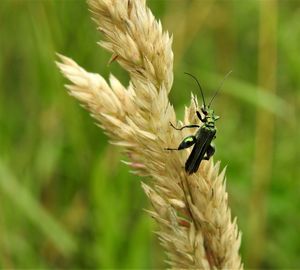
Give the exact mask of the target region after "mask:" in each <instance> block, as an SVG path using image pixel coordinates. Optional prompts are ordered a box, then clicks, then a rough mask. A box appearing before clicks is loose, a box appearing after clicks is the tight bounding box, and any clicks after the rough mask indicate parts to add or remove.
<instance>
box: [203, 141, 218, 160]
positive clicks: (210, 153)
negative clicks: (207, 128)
mask: <svg viewBox="0 0 300 270" xmlns="http://www.w3.org/2000/svg"><path fill="white" fill-rule="evenodd" d="M215 151H216V149H215V147H214V146H213V145H211V144H210V145H209V146H208V148H207V150H206V155H205V156H204V159H205V160H209V159H210V158H211V157H212V156H213V154H214V153H215Z"/></svg>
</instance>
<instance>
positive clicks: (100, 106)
mask: <svg viewBox="0 0 300 270" xmlns="http://www.w3.org/2000/svg"><path fill="white" fill-rule="evenodd" d="M88 4H89V7H90V9H91V12H92V16H93V19H94V21H95V22H96V23H97V25H98V29H99V31H100V32H101V33H102V34H103V40H102V41H101V42H100V43H99V44H100V45H101V46H102V47H103V48H104V49H106V50H108V51H110V52H111V53H112V58H111V61H117V62H118V63H119V64H120V65H121V66H122V67H123V68H124V69H125V70H126V71H128V73H129V75H130V83H129V86H128V87H125V86H123V85H122V84H121V83H120V82H119V81H118V80H117V78H116V77H114V76H113V75H110V78H109V82H106V81H105V79H104V78H103V77H102V76H100V75H99V74H94V73H89V72H87V71H85V70H84V69H83V68H81V67H80V66H79V65H77V64H76V63H75V62H74V61H73V60H71V59H69V58H67V57H65V56H62V55H58V57H59V59H60V61H59V62H57V65H58V67H59V69H60V70H61V72H62V73H63V75H64V76H65V77H66V78H67V79H69V81H70V82H71V85H67V86H66V87H67V89H68V91H69V93H70V94H71V95H72V96H74V97H75V98H76V99H78V100H79V102H80V103H82V104H83V105H84V106H85V107H86V108H87V110H89V111H90V113H91V115H92V117H94V118H95V119H96V120H97V121H98V122H99V124H100V126H101V127H102V128H103V129H104V130H105V132H106V133H107V134H109V136H110V137H111V138H112V141H113V143H114V144H116V145H120V146H123V147H124V149H125V153H126V154H127V156H128V159H129V161H125V163H126V164H128V165H129V166H130V167H131V168H132V170H133V171H134V172H135V173H137V174H139V175H142V176H144V175H148V176H151V178H152V183H149V184H145V183H142V188H143V189H144V191H145V193H146V195H147V196H148V198H149V199H150V202H151V204H152V206H153V209H152V210H151V211H149V214H150V215H151V216H152V217H153V218H154V219H155V220H156V221H157V223H158V224H159V231H158V232H157V235H158V237H159V239H160V241H161V244H162V246H163V247H164V248H165V251H166V253H167V256H168V263H169V264H170V266H171V267H174V268H197V269H242V264H241V259H240V256H239V253H238V251H239V247H240V241H241V238H240V233H239V232H238V228H237V225H236V221H232V220H231V213H230V209H229V208H228V199H227V193H226V190H225V183H224V182H225V170H223V171H222V172H221V173H220V172H219V167H220V163H219V162H217V163H216V164H214V163H213V161H212V160H210V161H204V162H203V163H202V164H201V166H200V169H199V170H198V172H197V173H196V174H193V175H190V176H189V175H187V174H186V173H185V171H184V168H183V164H184V162H185V160H186V158H187V155H188V151H189V150H186V151H183V152H172V153H169V152H167V151H164V147H167V146H173V145H177V144H178V142H179V141H180V140H181V139H182V136H183V135H184V131H183V132H178V131H175V130H174V129H172V128H171V127H170V124H169V123H170V122H172V123H176V115H175V112H174V109H173V107H172V105H171V104H170V103H169V99H168V94H169V92H170V90H171V86H172V82H173V72H172V67H173V53H172V50H171V44H172V39H171V38H170V37H169V35H168V33H166V32H163V31H162V26H161V23H160V22H158V21H156V20H155V18H154V16H153V14H152V13H151V11H150V10H149V9H148V8H147V7H146V4H145V1H141V0H128V1H114V0H105V1H104V0H90V1H88ZM195 109H196V108H195V105H194V101H193V97H192V99H191V105H190V106H189V107H187V108H186V112H185V118H184V122H187V123H192V122H195Z"/></svg>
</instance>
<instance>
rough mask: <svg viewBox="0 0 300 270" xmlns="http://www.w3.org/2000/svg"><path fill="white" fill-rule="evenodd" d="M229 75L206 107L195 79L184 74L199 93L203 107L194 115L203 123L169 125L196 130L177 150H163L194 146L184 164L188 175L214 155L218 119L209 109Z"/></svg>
mask: <svg viewBox="0 0 300 270" xmlns="http://www.w3.org/2000/svg"><path fill="white" fill-rule="evenodd" d="M230 73H231V71H230V72H229V73H227V75H226V76H225V77H224V79H223V81H222V83H221V85H220V87H219V89H218V90H217V91H216V92H215V94H214V96H213V97H212V99H211V100H210V102H209V104H208V105H206V103H205V99H204V95H203V91H202V88H201V85H200V83H199V81H198V80H197V78H196V77H195V76H193V75H192V74H190V73H187V72H185V74H187V75H189V76H191V77H192V78H193V79H194V80H195V81H196V82H197V84H198V87H199V89H200V91H201V96H202V101H203V105H202V106H201V109H200V110H201V113H202V114H203V116H202V115H201V113H200V112H199V111H198V110H197V111H196V114H197V117H198V118H199V120H200V121H201V122H202V123H203V124H202V125H201V126H200V125H186V126H183V127H181V128H177V127H175V126H174V125H173V124H172V123H170V125H171V127H173V128H174V129H176V130H183V129H184V128H198V130H197V131H196V133H195V135H190V136H187V137H186V138H184V139H183V141H182V142H181V143H180V145H179V146H178V148H165V149H166V150H171V151H172V150H182V149H186V148H189V147H191V146H192V145H194V147H193V150H192V152H191V153H190V155H189V157H188V159H187V161H186V162H185V171H186V172H187V173H188V174H192V173H195V172H197V170H198V168H199V166H200V164H201V161H202V160H209V159H210V158H211V157H212V156H213V154H214V153H215V147H214V145H213V144H212V141H213V140H214V139H215V138H216V132H217V128H216V121H217V120H218V119H219V118H220V117H219V116H217V115H215V113H214V110H212V109H211V108H210V105H211V103H212V101H213V100H214V98H215V97H216V95H217V93H218V91H219V90H220V88H221V86H222V85H223V82H224V80H225V79H226V78H227V77H228V75H229V74H230Z"/></svg>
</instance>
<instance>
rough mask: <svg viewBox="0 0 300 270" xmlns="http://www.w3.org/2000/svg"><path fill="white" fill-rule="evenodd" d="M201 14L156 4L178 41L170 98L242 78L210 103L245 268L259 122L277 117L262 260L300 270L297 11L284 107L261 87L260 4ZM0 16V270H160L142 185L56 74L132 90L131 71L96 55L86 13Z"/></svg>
mask: <svg viewBox="0 0 300 270" xmlns="http://www.w3.org/2000/svg"><path fill="white" fill-rule="evenodd" d="M195 2H197V1H182V0H180V1H179V0H173V1H149V5H150V7H151V8H152V10H153V12H154V14H155V15H156V16H157V17H159V18H161V19H162V21H163V22H164V28H165V29H168V30H169V31H170V32H174V46H175V53H177V54H175V70H174V75H175V76H174V78H175V79H174V86H173V90H172V93H171V100H172V102H173V103H174V105H175V107H176V108H177V109H178V112H182V111H183V106H184V105H185V104H187V103H189V97H190V91H193V92H194V93H197V95H198V96H200V95H199V94H200V93H198V92H197V91H198V90H197V89H196V88H194V86H193V88H191V86H192V85H193V84H192V83H191V82H190V80H189V78H187V77H186V76H185V75H184V74H183V72H184V71H187V72H190V73H193V74H194V75H196V76H197V77H198V78H199V79H200V81H201V83H202V87H203V88H204V91H205V95H206V96H207V97H209V96H212V95H213V89H216V88H217V87H218V86H219V84H220V82H221V80H222V77H223V74H224V75H225V74H226V73H227V72H228V71H229V70H231V69H232V70H233V74H232V75H231V77H230V78H229V79H228V80H227V81H226V82H225V84H224V86H223V89H222V90H221V92H220V93H219V95H218V96H217V97H216V100H215V101H214V109H215V111H216V113H217V115H220V116H221V119H220V120H219V121H218V137H217V139H216V145H217V152H216V155H215V159H217V160H218V159H220V160H222V164H223V166H225V165H226V164H228V168H227V185H228V192H229V194H230V196H229V198H230V204H231V206H232V208H233V213H234V214H235V215H237V216H238V221H239V226H240V229H241V230H242V231H243V233H244V234H243V235H244V237H243V240H244V241H243V247H242V256H243V257H244V258H245V261H246V266H247V265H249V266H252V262H251V261H250V260H249V258H250V257H248V255H247V254H249V253H251V250H249V249H253V248H254V247H255V241H256V237H260V236H257V235H252V234H251V228H250V230H249V225H250V224H251V223H250V221H249V212H250V209H251V205H252V204H253V196H252V195H253V194H255V192H256V189H255V188H256V186H255V183H254V182H253V164H254V162H255V152H256V151H257V149H256V148H255V139H256V137H255V136H256V128H257V118H256V117H257V116H256V112H257V110H258V109H259V110H260V111H262V112H264V113H270V114H271V116H273V117H274V123H275V129H274V132H273V134H272V136H273V137H272V140H273V143H272V148H271V157H272V167H271V173H270V174H269V175H267V177H269V178H270V181H269V184H268V185H266V186H264V187H263V189H261V190H260V193H259V195H260V196H262V197H263V198H264V204H263V205H261V207H262V208H263V209H264V212H265V216H264V218H265V223H264V224H265V226H264V227H265V228H264V230H263V231H264V234H263V237H262V239H263V240H262V241H263V242H264V253H263V254H262V256H261V260H260V262H259V264H258V265H254V266H256V267H260V268H299V267H300V260H299V250H300V240H299V237H297V236H298V232H299V225H300V218H299V216H298V214H297V213H298V211H299V210H300V209H299V207H300V196H299V192H298V191H299V188H300V182H299V181H298V180H299V179H298V178H299V175H300V170H299V168H300V167H299V164H298V163H299V157H300V148H299V136H300V133H299V126H298V124H297V122H298V120H296V117H295V115H296V114H297V112H298V108H299V105H300V104H299V97H300V94H299V90H298V89H299V87H300V76H299V72H300V54H299V44H300V35H299V33H300V23H299V12H300V8H299V5H296V4H295V3H296V2H293V1H281V2H279V3H278V27H277V32H276V37H277V46H278V48H277V51H278V55H277V57H278V62H277V64H276V65H277V66H276V70H277V78H276V81H277V90H276V91H277V95H274V94H271V93H266V92H265V91H264V89H263V87H259V86H258V85H257V81H258V79H257V74H258V69H259V63H258V55H259V53H260V51H259V47H258V41H259V34H258V32H259V24H260V23H261V22H260V21H259V1H243V2H242V1H215V2H214V1H211V3H210V2H209V1H203V3H201V2H199V1H198V4H197V6H198V7H203V8H198V9H195V8H194V9H192V8H191V7H192V6H193V5H194V4H195ZM199 3H200V4H199ZM205 10H210V11H209V13H208V14H207V15H206V16H204V18H205V19H204V20H202V21H201V22H200V23H201V25H199V24H200V23H199V24H198V22H194V23H193V21H191V20H192V19H193V20H195V18H198V17H201V16H202V15H203V14H202V13H201V12H204V11H205ZM187 12H189V16H188V15H187ZM175 16H177V17H176V18H175ZM0 18H1V24H0V34H1V42H0V267H1V268H15V269H16V268H25V267H32V268H37V267H39V268H45V269H52V268H63V267H64V268H161V267H164V265H163V263H162V261H163V258H164V257H163V256H162V254H161V249H160V247H159V245H158V241H157V239H156V237H155V235H154V233H153V231H155V224H154V223H153V222H152V220H151V219H150V218H149V217H148V216H147V214H145V213H144V211H143V208H146V207H148V203H147V201H146V199H145V196H144V194H143V192H142V189H141V187H140V179H139V177H137V176H134V175H132V174H130V173H129V172H128V171H129V169H128V168H127V167H126V166H125V165H123V164H122V163H121V162H120V159H126V157H124V155H123V154H121V153H119V150H118V148H117V147H115V146H111V145H109V144H108V139H107V137H106V136H105V135H104V134H103V132H102V131H101V130H100V129H99V128H98V127H96V126H95V125H94V124H93V120H92V119H91V118H90V116H89V115H88V113H87V112H86V111H84V110H83V109H82V108H81V107H80V106H79V105H78V104H77V101H75V100H74V99H72V98H70V97H69V96H68V95H67V93H66V91H65V89H64V87H63V84H64V83H65V81H64V80H63V78H62V76H61V75H60V74H59V73H58V70H57V68H56V66H55V64H54V61H55V52H60V53H63V54H65V55H67V56H69V57H72V58H74V59H75V60H76V61H77V62H78V63H79V64H81V65H82V66H84V67H85V68H86V69H87V70H89V71H92V72H99V73H101V74H103V75H104V76H105V77H107V76H108V74H109V73H110V72H112V73H113V74H115V75H116V76H117V77H118V78H120V79H121V81H122V82H123V83H124V84H127V82H128V76H127V75H126V74H125V72H124V71H122V70H121V69H120V68H119V67H118V66H117V64H115V63H113V64H111V65H110V66H107V62H108V60H109V58H110V55H109V54H108V53H106V52H104V51H103V50H102V49H100V48H99V47H98V46H97V45H96V42H97V41H98V40H99V39H100V35H99V33H98V32H97V31H96V29H95V25H94V24H93V22H92V21H91V20H90V18H89V12H88V9H87V5H86V3H84V1H68V0H59V1H55V0H48V1H42V0H40V1H30V0H25V1H19V0H2V1H1V2H0ZM193 27H195V29H197V30H193V29H194V28H193ZM193 31H194V32H195V33H196V34H194V35H190V33H192V32H193ZM182 33H184V34H182ZM176 44H183V46H181V47H180V46H179V45H178V47H176ZM177 59H178V61H177ZM179 115H180V113H179ZM181 115H182V114H181ZM178 166H181V165H180V164H178ZM251 243H252V245H251Z"/></svg>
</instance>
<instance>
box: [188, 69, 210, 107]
mask: <svg viewBox="0 0 300 270" xmlns="http://www.w3.org/2000/svg"><path fill="white" fill-rule="evenodd" d="M184 73H185V74H187V75H189V76H191V77H192V78H193V79H194V80H195V81H196V82H197V84H198V86H199V89H200V91H201V96H202V100H203V105H204V107H206V104H205V99H204V95H203V91H202V87H201V85H200V83H199V81H198V79H197V78H196V77H195V76H194V75H192V74H190V73H188V72H184Z"/></svg>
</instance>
